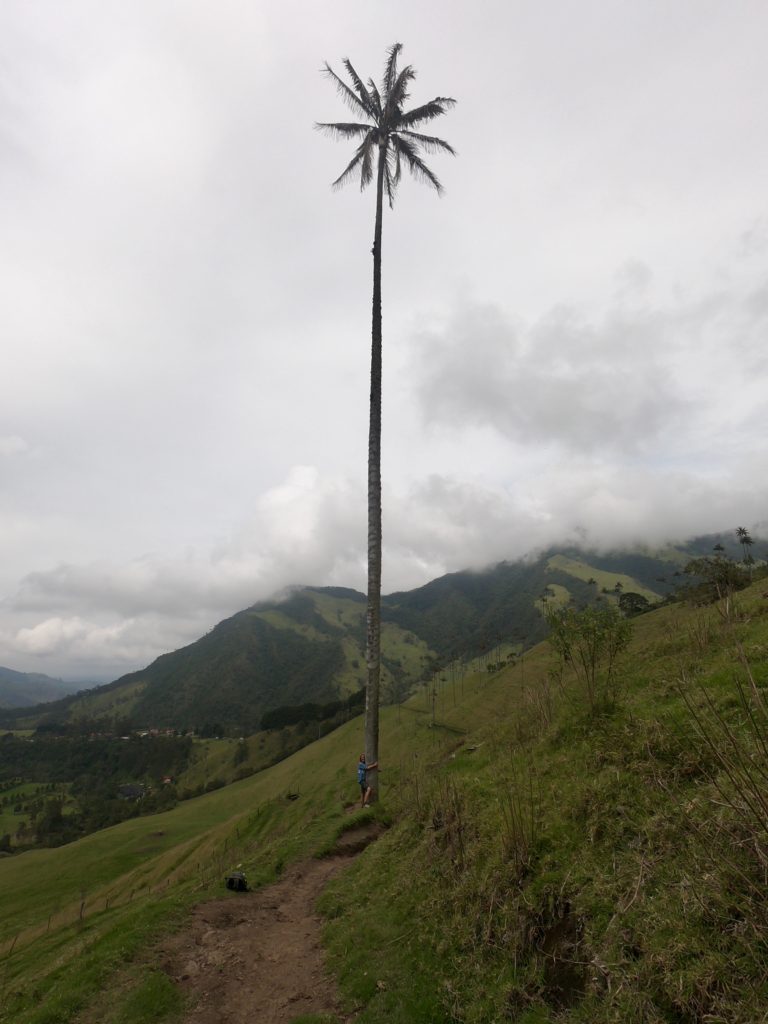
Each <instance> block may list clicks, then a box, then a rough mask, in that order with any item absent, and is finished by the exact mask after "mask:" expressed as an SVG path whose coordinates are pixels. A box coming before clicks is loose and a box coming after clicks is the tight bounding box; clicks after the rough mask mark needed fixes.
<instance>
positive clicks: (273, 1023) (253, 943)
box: [161, 824, 379, 1024]
mask: <svg viewBox="0 0 768 1024" xmlns="http://www.w3.org/2000/svg"><path fill="white" fill-rule="evenodd" d="M378 835H379V827H378V826H377V825H375V824H369V825H367V826H363V827H362V828H360V829H355V830H353V831H350V832H347V833H345V834H344V835H343V836H342V837H341V839H340V840H339V842H338V844H337V847H336V850H337V852H336V853H335V855H334V856H332V857H327V858H324V859H323V860H309V861H304V862H303V863H302V864H298V865H295V866H294V867H293V868H291V869H290V870H288V871H287V872H286V874H285V875H284V877H283V878H281V879H280V880H279V881H278V882H275V883H274V884H273V885H270V886H268V887H266V888H264V889H260V890H258V891H256V892H249V893H242V894H238V895H232V896H228V897H225V898H222V899H218V900H212V901H211V902H209V903H202V904H200V905H199V906H198V907H196V908H195V910H194V911H193V913H192V916H191V920H190V922H189V924H188V925H187V926H186V927H185V929H184V931H183V932H182V933H180V934H178V935H176V936H174V937H173V938H172V939H171V940H169V941H168V943H167V944H166V945H165V947H164V949H163V950H162V952H161V965H162V967H163V969H164V970H165V971H166V973H167V974H168V975H169V976H170V977H171V978H172V979H173V980H174V981H176V982H177V984H178V985H179V986H180V988H181V989H182V991H184V992H185V993H186V994H187V995H189V996H190V997H191V1002H192V1004H193V1009H192V1010H191V1011H190V1012H189V1013H188V1015H187V1016H186V1018H185V1024H245V1022H248V1024H288V1022H289V1021H292V1020H294V1018H296V1017H298V1016H300V1015H302V1014H308V1013H318V1014H319V1013H328V1014H335V1015H336V1017H337V1018H338V1020H339V1021H343V1022H348V1021H351V1020H352V1019H353V1018H352V1017H349V1016H345V1015H344V1014H343V1013H342V1011H341V1009H340V1006H339V999H338V993H337V990H336V985H335V983H334V980H333V979H332V978H331V977H330V975H329V974H328V973H327V971H326V968H325V956H324V951H323V949H322V946H321V944H320V938H321V928H322V922H321V920H320V918H319V916H318V914H317V912H316V910H315V903H316V901H317V898H318V896H319V895H320V893H321V892H322V890H323V888H324V886H325V885H326V884H327V882H328V881H329V880H330V879H331V878H332V877H333V876H334V875H336V874H338V873H339V872H340V871H342V870H343V869H344V868H345V867H346V866H347V865H348V864H349V863H350V859H351V857H353V856H355V855H356V854H357V853H359V852H360V850H362V849H364V847H365V846H367V845H368V844H369V843H370V842H372V841H373V840H374V839H376V838H378Z"/></svg>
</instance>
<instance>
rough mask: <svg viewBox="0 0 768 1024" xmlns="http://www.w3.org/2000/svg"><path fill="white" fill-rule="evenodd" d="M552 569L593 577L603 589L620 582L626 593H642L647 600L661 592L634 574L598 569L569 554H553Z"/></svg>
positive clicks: (657, 598) (598, 586) (653, 599)
mask: <svg viewBox="0 0 768 1024" xmlns="http://www.w3.org/2000/svg"><path fill="white" fill-rule="evenodd" d="M547 565H548V567H549V568H550V569H559V570H560V572H564V573H567V574H568V575H569V576H575V577H576V579H579V580H584V582H585V583H586V582H587V580H589V579H593V580H595V582H596V583H597V589H598V590H602V589H603V588H605V589H607V590H613V589H614V587H615V586H616V584H617V583H620V584H621V586H622V589H623V592H624V593H625V594H627V593H630V592H631V593H634V594H640V595H641V596H642V597H644V598H646V600H648V601H650V602H651V603H653V602H654V601H658V600H659V597H660V596H661V595H660V594H657V593H656V592H655V591H654V590H649V589H648V587H644V586H643V585H642V584H641V583H638V581H637V580H636V579H634V578H633V577H632V576H627V575H626V574H625V573H621V572H609V571H607V570H605V569H596V568H594V566H591V565H589V564H588V563H587V562H581V561H579V560H578V559H575V558H568V556H567V555H553V557H552V558H550V559H549V561H548V563H547Z"/></svg>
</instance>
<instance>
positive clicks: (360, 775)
mask: <svg viewBox="0 0 768 1024" xmlns="http://www.w3.org/2000/svg"><path fill="white" fill-rule="evenodd" d="M367 771H368V765H367V764H366V763H365V761H360V762H359V764H358V766H357V781H358V784H359V785H361V786H362V784H363V783H364V782H365V773H366V772H367Z"/></svg>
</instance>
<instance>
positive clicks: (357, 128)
mask: <svg viewBox="0 0 768 1024" xmlns="http://www.w3.org/2000/svg"><path fill="white" fill-rule="evenodd" d="M401 50H402V45H401V44H400V43H395V44H394V46H391V47H390V48H389V50H388V52H387V60H386V64H385V66H384V77H383V79H382V81H381V85H380V87H378V88H377V86H376V84H375V83H374V81H373V79H371V78H369V79H368V81H367V83H366V82H363V80H362V79H361V77H360V76H359V75H358V73H357V72H356V71H355V69H354V68H353V67H352V64H351V63H350V61H349V60H348V59H345V60H344V61H343V62H342V63H343V64H344V67H345V69H346V71H347V75H348V76H349V81H350V84H347V82H345V81H344V80H343V79H342V78H340V77H339V76H338V75H337V74H336V73H335V71H333V69H332V68H331V67H330V65H329V64H327V63H326V64H325V69H324V74H325V75H326V76H327V77H328V78H329V79H331V81H332V82H333V83H334V85H335V86H336V89H337V90H338V93H339V95H340V96H341V98H342V99H343V100H344V102H345V103H346V104H347V106H348V107H350V108H351V110H352V111H353V112H354V114H355V115H356V116H357V117H358V118H360V117H362V118H364V120H363V121H354V122H336V123H334V124H317V125H316V126H315V127H316V128H318V129H319V130H320V131H322V132H326V133H327V134H329V135H331V136H332V137H334V138H336V139H345V140H346V139H349V140H353V141H355V142H357V143H358V145H357V149H356V150H355V154H354V156H353V157H352V159H351V160H350V162H349V163H348V164H347V166H346V167H345V169H344V170H343V171H342V173H341V174H340V175H339V177H338V178H337V179H336V180H335V181H334V182H333V187H334V188H341V187H342V186H344V185H346V184H347V182H349V181H351V180H352V179H353V178H356V177H357V178H359V181H360V190H361V191H362V190H363V189H364V188H365V187H366V186H367V185H370V183H371V182H372V181H373V179H374V165H375V176H376V220H375V226H374V233H373V249H372V252H373V311H372V325H371V337H372V341H371V402H370V420H369V432H368V607H367V614H366V652H365V660H366V665H367V670H368V679H367V685H366V691H365V755H366V761H367V762H368V764H373V763H377V762H378V760H379V679H380V634H381V227H382V211H383V206H384V193H385V192H386V195H387V200H388V202H389V205H390V207H392V206H393V205H394V202H395V193H396V191H397V187H398V185H399V184H400V178H401V174H402V168H403V164H405V166H406V167H407V168H408V170H409V171H410V172H411V173H412V174H413V175H414V177H416V178H419V179H420V180H421V181H423V182H425V183H426V184H427V185H430V186H431V187H432V188H434V189H435V191H436V192H438V193H441V192H442V185H441V184H440V182H439V180H438V179H437V177H436V176H435V175H434V174H433V172H432V171H431V170H430V169H429V167H427V165H426V164H425V163H424V160H423V158H422V152H426V153H438V152H445V153H451V154H453V153H454V151H453V149H452V148H451V147H450V146H449V145H448V143H447V142H444V141H443V140H442V139H438V138H435V137H434V136H432V135H424V134H422V133H421V132H420V131H419V130H418V129H420V128H421V127H422V126H423V125H425V124H427V123H428V122H430V121H432V120H434V119H435V118H436V117H440V115H441V114H445V113H446V112H447V111H448V110H449V109H450V108H451V107H452V106H454V104H455V102H456V101H455V100H453V99H450V98H449V97H445V96H438V97H436V98H435V99H433V100H430V101H429V103H424V104H422V105H421V106H418V107H414V108H413V109H412V110H409V111H405V110H404V109H403V106H404V104H405V102H406V100H407V99H408V88H409V86H410V83H411V82H412V81H413V80H414V78H415V77H416V72H415V71H414V69H413V68H412V67H411V66H410V65H407V66H406V67H404V68H402V69H400V70H398V67H397V61H398V57H399V56H400V52H401ZM368 781H369V783H370V784H371V788H372V791H373V795H374V799H375V797H376V794H377V790H378V784H377V777H376V774H375V771H372V772H371V773H370V774H369V779H368Z"/></svg>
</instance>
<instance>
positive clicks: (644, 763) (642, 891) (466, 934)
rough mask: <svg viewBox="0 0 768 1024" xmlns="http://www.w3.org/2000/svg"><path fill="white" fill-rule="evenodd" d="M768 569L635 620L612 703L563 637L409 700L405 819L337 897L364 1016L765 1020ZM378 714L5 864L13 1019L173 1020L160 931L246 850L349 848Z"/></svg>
mask: <svg viewBox="0 0 768 1024" xmlns="http://www.w3.org/2000/svg"><path fill="white" fill-rule="evenodd" d="M764 586H765V584H764V583H762V584H755V585H754V586H753V587H752V588H750V589H749V590H747V591H745V592H744V593H742V594H740V595H738V597H737V598H736V599H735V601H731V602H730V603H729V604H728V605H727V606H726V605H720V606H719V607H715V606H713V607H708V608H686V607H682V606H670V607H666V608H663V609H661V610H659V611H657V612H653V613H651V614H648V615H644V616H641V617H640V618H638V619H637V620H635V626H634V628H635V634H634V637H633V639H632V642H631V645H630V648H629V649H628V651H627V652H626V653H625V655H624V657H623V660H622V662H621V665H620V671H619V674H618V679H619V682H620V687H619V693H618V697H617V700H616V701H615V702H614V703H613V704H612V705H609V704H606V705H604V706H601V707H595V706H591V705H590V704H589V702H587V701H586V699H585V697H584V694H583V693H582V690H581V687H580V685H579V683H578V681H577V679H576V678H575V677H574V676H572V675H571V674H570V672H569V671H568V670H566V671H564V672H560V671H557V670H555V668H554V664H553V658H552V653H551V651H550V649H549V645H547V644H542V645H541V646H539V647H537V648H536V649H535V650H533V651H531V652H529V653H528V654H526V655H525V657H524V658H523V659H522V660H521V661H518V663H517V664H516V665H515V666H514V667H509V668H506V669H504V670H503V671H500V672H498V673H495V674H492V675H489V674H488V673H487V672H485V673H483V674H482V676H481V675H480V674H475V675H472V676H465V677H464V678H463V680H462V679H456V678H450V677H447V678H446V679H445V681H441V680H440V678H439V677H438V679H437V687H438V690H437V700H436V709H435V712H436V724H435V726H434V727H432V725H431V701H430V700H429V695H428V693H427V692H426V691H424V692H422V693H420V694H419V695H417V696H416V697H414V698H412V699H411V700H410V701H409V702H408V703H407V704H406V705H405V706H403V707H402V708H386V709H384V715H383V721H382V725H383V736H382V744H381V750H382V759H383V772H382V775H381V779H382V784H383V794H382V795H383V801H382V804H381V805H380V807H379V809H378V810H377V812H376V813H378V814H381V815H383V816H384V817H385V818H386V819H387V820H388V821H390V822H391V824H392V827H391V828H390V829H389V831H388V833H387V834H386V835H385V836H384V837H383V838H382V839H381V840H379V842H378V843H377V844H376V845H375V846H374V847H372V848H370V849H369V850H368V851H367V852H366V853H365V854H364V855H363V856H362V857H361V858H360V860H359V861H357V862H356V863H355V864H354V866H353V867H352V869H351V871H350V872H349V873H347V874H346V875H345V876H344V877H343V878H342V879H341V880H339V881H338V882H337V883H335V884H333V885H332V887H331V888H330V889H329V890H328V891H327V892H326V894H325V896H324V898H323V909H324V912H325V914H326V916H327V920H328V925H327V942H328V947H329V949H330V953H331V963H332V966H333V969H334V971H335V972H336V973H337V974H338V976H339V977H340V979H341V983H342V986H343V990H344V992H345V993H346V996H347V998H348V1000H349V1003H350V1005H355V1006H357V1007H359V1008H360V1013H359V1016H358V1018H357V1019H358V1020H359V1021H360V1024H373V1022H384V1021H387V1022H392V1021H395V1022H403V1024H406V1022H408V1024H410V1022H420V1021H423V1022H430V1024H437V1022H441V1021H445V1022H449V1021H462V1022H466V1024H480V1022H487V1021H504V1020H509V1021H518V1022H522V1024H534V1022H540V1024H541V1022H547V1021H551V1022H554V1021H558V1022H563V1021H568V1022H584V1024H586V1022H587V1021H589V1022H595V1024H601V1022H604V1024H608V1022H622V1024H624V1022H637V1024H640V1022H643V1024H644V1022H669V1024H680V1022H690V1024H693V1022H704V1021H712V1022H714V1021H728V1022H729V1024H739V1022H742V1024H747V1022H756V1021H760V1020H763V1019H764V1015H765V1007H766V1006H768V984H767V982H766V978H768V941H767V940H768V903H767V902H766V897H765V891H766V889H765V865H766V863H768V816H766V814H765V812H764V806H765V804H764V796H763V795H762V794H763V793H764V781H763V780H765V779H768V754H766V751H767V750H768V743H766V737H767V736H768V713H767V712H766V708H765V704H764V700H765V691H766V687H768V660H767V659H766V651H768V600H766V599H764V598H763V597H762V596H761V593H762V590H763V589H764ZM360 731H361V722H360V721H359V720H356V721H353V722H350V723H348V724H347V725H345V726H343V727H341V728H340V729H338V730H337V731H336V732H334V733H333V734H331V735H329V736H326V737H324V738H323V739H322V740H320V741H319V742H318V743H315V744H313V745H312V746H310V747H307V748H305V749H303V750H302V751H300V752H299V753H298V754H296V755H294V756H293V757H291V758H289V759H288V760H286V761H283V762H281V763H280V764H278V765H275V766H274V767H273V768H271V769H269V770H268V771H265V772H262V773H260V774H258V775H256V776H253V777H251V778H248V779H245V780H243V781H241V782H239V783H236V784H235V785H232V786H228V787H227V788H225V789H222V790H218V791H217V792H214V793H210V794H208V795H206V796H204V797H201V798H199V799H196V800H190V801H187V802H185V803H184V804H181V805H180V806H179V807H177V808H176V809H175V810H174V811H172V812H169V813H166V814H163V815H158V816H155V817H153V818H142V819H137V820H134V821H130V822H126V823H125V824H123V825H121V826H117V827H115V828H113V829H110V830H107V831H105V832H103V833H99V834H97V835H93V836H89V837H87V838H86V839H84V840H82V841H81V842H78V843H76V844H73V845H71V846H69V847H65V848H63V849H56V850H46V851H37V852H34V853H30V854H25V855H23V856H21V857H16V858H9V859H5V860H0V893H2V897H0V899H1V900H2V904H1V909H2V913H1V921H2V924H0V972H1V973H0V986H2V992H3V999H2V1000H1V1001H0V1004H1V1005H2V1009H0V1020H2V1021H3V1022H5V1021H11V1020H13V1021H14V1022H19V1024H32V1022H34V1024H44V1022H49V1024H54V1022H56V1024H64V1022H66V1021H69V1020H74V1019H75V1018H76V1017H78V1015H83V1014H86V1016H85V1017H82V1019H83V1020H85V1019H88V1020H97V1019H98V1020H103V1021H105V1022H106V1024H110V1022H118V1021H119V1022H121V1024H138V1021H139V1020H140V1019H161V1018H162V1016H163V1014H164V1013H165V1012H166V1011H167V1012H168V1015H169V1016H168V1019H171V1018H172V1016H173V1013H174V1012H175V1010H178V1008H179V1000H178V996H177V995H176V994H175V993H174V991H173V990H172V986H170V982H168V983H167V985H166V986H165V987H164V988H163V989H162V992H163V993H164V996H163V999H159V1000H157V1001H156V1003H155V1009H156V1010H157V1012H156V1013H155V1016H154V1017H152V1018H141V1017H138V1016H136V1011H135V1007H136V1006H138V1005H139V1004H140V1003H141V999H140V996H141V994H142V992H145V993H146V992H149V991H155V989H156V987H157V985H158V983H159V982H158V975H157V972H155V971H154V970H153V969H152V967H151V966H150V965H151V964H152V954H151V947H152V943H153V941H154V939H155V937H156V936H157V934H158V933H159V932H161V931H162V930H163V929H167V928H173V927H178V926H180V925H181V924H182V923H183V920H184V915H185V913H186V912H187V908H188V907H189V906H190V904H191V903H192V902H193V901H195V900H199V899H202V898H205V897H206V896H207V895H209V894H211V893H214V892H217V893H218V892H221V879H222V876H223V873H224V871H225V870H227V869H228V868H230V867H232V866H234V865H235V864H242V865H243V867H244V869H245V870H246V872H247V873H248V874H249V877H250V878H251V880H252V881H254V882H256V883H262V882H268V881H269V880H270V879H271V878H274V877H275V876H276V874H277V873H279V871H280V870H281V869H282V867H283V865H285V864H286V863H288V862H289V861H291V860H293V859H295V858H298V857H302V856H306V855H309V854H312V853H314V852H320V851H322V850H323V849H327V848H328V845H329V844H330V843H331V842H332V840H333V837H334V835H336V834H337V833H338V832H339V831H340V830H341V829H342V828H343V827H344V824H345V823H346V822H348V821H349V819H348V817H347V816H346V815H345V814H344V810H343V805H344V801H345V800H346V799H353V798H354V796H355V785H354V774H353V773H354V763H355V760H356V754H357V748H358V746H359V737H360ZM218 749H219V750H221V751H225V748H224V747H223V746H221V747H219V748H218ZM211 754H212V756H213V755H214V750H213V748H212V752H211ZM750 780H752V782H750ZM753 783H754V785H753ZM289 794H290V795H292V796H296V795H297V794H298V798H297V799H292V800H288V799H286V796H287V795H289ZM83 901H84V902H85V907H84V911H83V918H82V920H81V921H80V920H79V915H80V908H81V905H82V903H83ZM161 980H162V979H161ZM152 986H155V988H152ZM105 992H107V993H108V994H109V995H108V997H107V996H106V995H104V994H103V993H105ZM89 1007H90V1009H87V1008H89ZM86 1010H87V1013H86Z"/></svg>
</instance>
